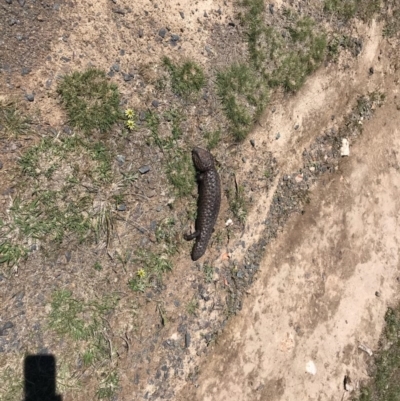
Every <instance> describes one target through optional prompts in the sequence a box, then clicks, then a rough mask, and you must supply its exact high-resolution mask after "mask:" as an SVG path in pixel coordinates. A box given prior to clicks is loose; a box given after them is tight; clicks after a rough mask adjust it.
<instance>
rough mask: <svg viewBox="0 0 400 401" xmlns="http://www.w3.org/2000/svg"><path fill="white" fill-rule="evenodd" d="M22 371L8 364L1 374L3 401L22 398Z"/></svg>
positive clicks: (0, 383) (0, 395)
mask: <svg viewBox="0 0 400 401" xmlns="http://www.w3.org/2000/svg"><path fill="white" fill-rule="evenodd" d="M19 377H20V373H19V372H16V371H15V370H14V369H12V368H11V367H9V366H7V367H6V368H5V369H4V370H3V371H2V372H1V374H0V398H1V400H2V401H15V400H18V399H22V398H21V396H22V393H23V388H24V386H23V383H22V380H21V379H19Z"/></svg>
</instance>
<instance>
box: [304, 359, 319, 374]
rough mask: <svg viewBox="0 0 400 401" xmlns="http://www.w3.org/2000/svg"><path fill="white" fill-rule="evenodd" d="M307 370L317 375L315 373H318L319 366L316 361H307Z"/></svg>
mask: <svg viewBox="0 0 400 401" xmlns="http://www.w3.org/2000/svg"><path fill="white" fill-rule="evenodd" d="M306 372H307V373H309V374H310V375H313V376H315V374H316V373H317V367H316V366H315V363H314V362H313V361H308V362H307V364H306Z"/></svg>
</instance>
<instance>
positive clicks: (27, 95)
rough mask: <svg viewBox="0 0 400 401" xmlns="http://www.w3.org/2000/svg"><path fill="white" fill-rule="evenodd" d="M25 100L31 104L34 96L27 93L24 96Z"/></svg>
mask: <svg viewBox="0 0 400 401" xmlns="http://www.w3.org/2000/svg"><path fill="white" fill-rule="evenodd" d="M25 99H26V100H27V101H28V102H33V101H34V100H35V95H34V94H33V93H27V94H26V95H25Z"/></svg>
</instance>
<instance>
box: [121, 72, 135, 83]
mask: <svg viewBox="0 0 400 401" xmlns="http://www.w3.org/2000/svg"><path fill="white" fill-rule="evenodd" d="M122 76H123V77H124V81H125V82H128V81H132V79H133V75H132V74H129V73H128V74H124V73H123V74H122Z"/></svg>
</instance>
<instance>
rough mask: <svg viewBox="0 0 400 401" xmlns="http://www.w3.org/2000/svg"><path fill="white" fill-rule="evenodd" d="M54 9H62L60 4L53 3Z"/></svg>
mask: <svg viewBox="0 0 400 401" xmlns="http://www.w3.org/2000/svg"><path fill="white" fill-rule="evenodd" d="M53 10H54V11H60V4H58V3H54V5H53Z"/></svg>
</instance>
